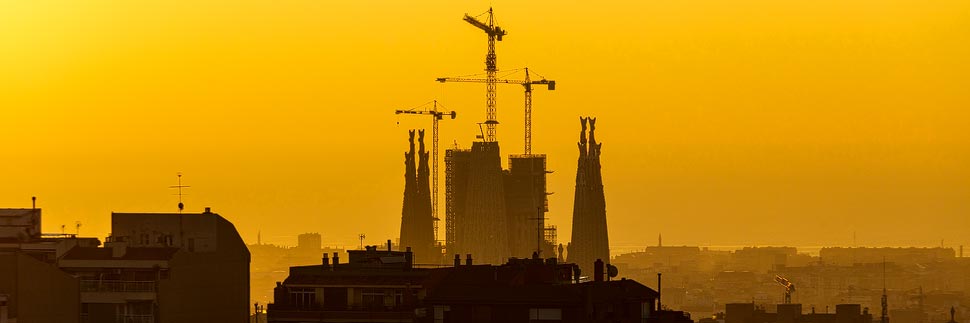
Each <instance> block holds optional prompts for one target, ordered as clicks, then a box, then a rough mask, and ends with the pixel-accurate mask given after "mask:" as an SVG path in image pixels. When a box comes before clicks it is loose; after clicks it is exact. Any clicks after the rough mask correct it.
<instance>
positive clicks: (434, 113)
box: [394, 100, 457, 241]
mask: <svg viewBox="0 0 970 323" xmlns="http://www.w3.org/2000/svg"><path fill="white" fill-rule="evenodd" d="M429 103H430V104H431V108H430V109H427V110H417V109H418V108H422V107H424V106H427V105H428V104H429ZM439 106H441V105H440V104H438V100H434V101H431V102H428V103H425V104H422V105H420V106H418V107H415V108H411V109H408V110H395V111H394V114H414V115H426V116H430V117H431V156H432V158H434V159H433V160H432V162H431V165H432V166H431V174H432V175H431V178H432V179H431V196H432V198H433V199H434V201H432V203H431V214H432V216H433V217H434V240H435V241H438V220H439V218H438V121H439V120H442V119H444V116H446V115H447V116H451V119H454V118H455V117H456V116H457V114H456V113H455V111H449V112H445V111H438V107H439ZM441 107H442V108H444V106H441Z"/></svg>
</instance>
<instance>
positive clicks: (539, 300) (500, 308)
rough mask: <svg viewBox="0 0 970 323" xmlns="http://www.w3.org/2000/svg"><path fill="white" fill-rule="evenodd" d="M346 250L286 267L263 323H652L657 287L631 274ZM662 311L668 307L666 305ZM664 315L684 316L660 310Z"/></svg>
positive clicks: (541, 262)
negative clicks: (428, 261)
mask: <svg viewBox="0 0 970 323" xmlns="http://www.w3.org/2000/svg"><path fill="white" fill-rule="evenodd" d="M390 249H391V248H390V246H388V247H387V248H386V249H385V250H379V249H378V247H376V246H368V247H367V248H366V250H351V251H348V253H349V254H350V255H349V258H350V259H348V262H346V263H341V262H340V260H339V258H338V259H335V258H333V257H329V256H325V257H324V258H323V259H322V263H321V264H320V265H313V266H300V267H292V268H291V269H290V276H289V277H288V278H287V279H286V280H285V281H283V282H280V283H278V284H277V286H276V291H275V302H274V303H273V304H270V305H269V307H268V313H267V316H268V320H269V322H427V323H447V322H536V321H557V322H631V323H632V322H638V323H643V322H660V321H659V320H658V319H659V317H664V316H663V315H659V316H658V315H657V312H656V309H655V306H656V299H657V296H658V295H657V293H656V292H655V291H653V290H652V289H650V288H648V287H646V286H643V285H641V284H640V283H637V282H636V281H633V280H627V279H622V280H613V281H607V280H606V279H605V278H604V277H605V276H606V275H604V274H602V273H603V269H602V267H603V265H602V263H600V269H599V270H597V273H600V275H594V276H595V277H594V280H593V281H580V277H579V273H578V272H577V270H576V269H577V266H575V265H573V264H563V263H559V262H558V261H557V260H556V259H555V258H549V259H540V258H532V259H516V258H512V259H510V260H509V261H508V262H507V263H505V264H503V265H498V266H495V265H487V264H484V265H476V264H474V261H473V259H472V258H471V257H470V256H469V255H466V257H465V258H464V259H462V258H460V257H458V255H455V259H454V263H453V265H452V266H447V267H437V268H426V267H416V266H415V265H414V263H413V260H414V256H413V254H412V253H411V252H410V251H404V252H400V251H392V250H390ZM666 313H667V314H670V312H666ZM666 316H667V317H668V319H669V320H667V321H664V322H685V321H686V322H690V319H689V318H687V317H686V316H684V315H682V314H681V315H680V316H679V319H674V318H672V316H671V315H666Z"/></svg>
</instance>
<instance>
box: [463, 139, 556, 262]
mask: <svg viewBox="0 0 970 323" xmlns="http://www.w3.org/2000/svg"><path fill="white" fill-rule="evenodd" d="M499 158H500V157H499V154H498V143H496V142H474V143H473V144H472V149H449V150H448V151H446V152H445V230H446V231H445V233H446V249H447V250H448V253H451V254H472V255H473V257H474V258H475V259H476V260H477V261H479V262H482V263H492V264H498V263H503V262H504V260H505V259H507V258H509V257H519V258H528V257H529V256H530V255H532V253H533V252H536V251H537V249H539V248H541V250H542V252H541V255H542V256H543V257H555V256H556V255H555V252H554V246H555V239H556V238H555V236H556V232H555V230H556V229H555V227H552V226H546V225H545V221H544V220H545V213H546V212H548V211H549V203H548V200H547V198H546V196H547V194H546V174H547V171H546V156H545V155H513V156H510V157H509V169H508V170H502V168H501V164H500V159H499Z"/></svg>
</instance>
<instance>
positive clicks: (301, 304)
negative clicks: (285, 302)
mask: <svg viewBox="0 0 970 323" xmlns="http://www.w3.org/2000/svg"><path fill="white" fill-rule="evenodd" d="M316 302H317V291H316V289H314V288H290V304H292V305H293V306H296V307H298V308H311V307H314V306H316Z"/></svg>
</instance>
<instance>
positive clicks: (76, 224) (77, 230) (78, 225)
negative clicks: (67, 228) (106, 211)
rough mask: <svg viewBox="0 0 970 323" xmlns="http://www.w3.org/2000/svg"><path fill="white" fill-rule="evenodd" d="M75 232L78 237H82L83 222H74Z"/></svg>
mask: <svg viewBox="0 0 970 323" xmlns="http://www.w3.org/2000/svg"><path fill="white" fill-rule="evenodd" d="M74 230H75V233H76V234H77V236H78V237H80V236H81V221H74Z"/></svg>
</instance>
